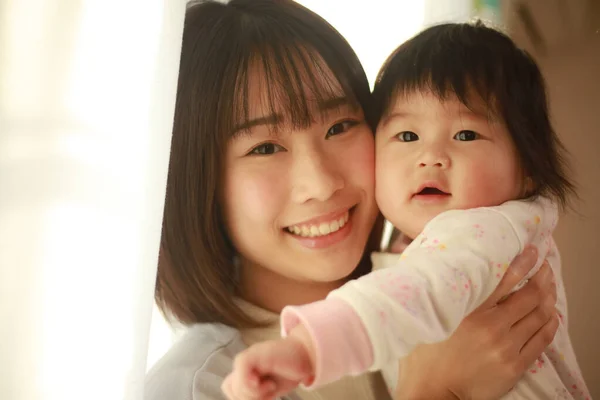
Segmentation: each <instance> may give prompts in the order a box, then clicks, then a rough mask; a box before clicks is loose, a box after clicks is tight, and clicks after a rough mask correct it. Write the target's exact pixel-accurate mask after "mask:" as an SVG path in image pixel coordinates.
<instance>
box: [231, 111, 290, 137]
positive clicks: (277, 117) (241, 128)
mask: <svg viewBox="0 0 600 400" xmlns="http://www.w3.org/2000/svg"><path fill="white" fill-rule="evenodd" d="M282 121H283V117H282V116H281V114H271V115H266V116H262V117H258V118H253V119H250V120H248V121H245V122H243V123H241V124H239V125H237V126H236V127H235V128H234V130H233V136H238V135H239V134H240V133H242V132H245V133H248V132H249V131H250V130H251V129H252V128H255V127H257V126H260V125H278V124H280V123H281V122H282Z"/></svg>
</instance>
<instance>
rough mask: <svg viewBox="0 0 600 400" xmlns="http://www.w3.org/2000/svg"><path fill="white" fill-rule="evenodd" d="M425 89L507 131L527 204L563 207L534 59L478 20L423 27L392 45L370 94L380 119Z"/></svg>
mask: <svg viewBox="0 0 600 400" xmlns="http://www.w3.org/2000/svg"><path fill="white" fill-rule="evenodd" d="M415 91H431V93H433V94H435V95H437V96H438V97H439V98H440V99H441V100H444V99H447V98H448V97H449V96H456V97H457V98H458V99H459V100H460V101H461V102H462V103H463V104H465V106H467V107H470V104H469V102H470V101H472V95H473V94H474V95H477V96H479V97H480V98H481V99H482V100H483V101H484V102H485V104H486V105H487V107H488V110H490V113H491V114H493V116H494V117H496V118H500V119H501V120H502V121H503V122H504V123H505V124H506V126H507V128H508V131H509V132H510V135H511V137H512V140H513V142H514V143H515V146H516V149H517V152H518V154H519V157H520V162H521V166H522V168H523V170H524V171H525V175H526V176H527V177H528V178H529V179H531V181H532V183H533V189H532V191H529V192H528V193H527V195H528V196H527V197H528V198H535V197H536V196H539V195H543V196H546V197H549V198H552V199H554V200H555V201H556V202H557V203H558V204H560V205H561V206H562V207H563V208H565V207H566V206H567V205H568V202H569V198H570V196H571V195H574V194H575V186H574V184H573V182H572V181H571V179H570V177H569V174H568V165H567V152H566V149H565V147H564V146H563V144H562V143H561V141H560V140H559V138H558V136H557V135H556V132H555V131H554V129H553V127H552V124H551V122H550V117H549V112H548V100H547V97H546V85H545V82H544V78H543V76H542V74H541V72H540V69H539V68H538V66H537V64H536V63H535V61H534V60H533V58H532V57H531V56H530V55H529V54H528V53H527V52H526V51H524V50H522V49H520V48H518V47H517V46H516V45H515V43H514V42H513V41H512V40H511V39H510V38H509V37H508V36H507V35H505V34H504V33H502V32H499V31H498V30H495V29H493V28H490V27H487V26H485V25H484V24H483V23H482V22H480V21H478V22H475V23H448V24H442V25H437V26H433V27H431V28H428V29H425V30H424V31H422V32H421V33H419V34H418V35H416V36H415V37H413V38H412V39H410V40H408V41H407V42H405V43H403V44H402V45H401V46H400V47H398V48H397V49H396V50H395V51H394V52H393V53H392V55H390V57H389V58H388V59H387V60H386V62H385V63H384V65H383V67H382V68H381V70H380V71H379V74H378V76H377V80H376V82H375V88H374V91H373V95H374V101H375V108H376V111H377V113H378V115H379V117H380V119H381V118H383V117H385V115H386V114H387V113H388V112H389V109H390V107H391V106H393V102H394V99H395V98H396V96H402V95H407V94H410V93H413V92H415Z"/></svg>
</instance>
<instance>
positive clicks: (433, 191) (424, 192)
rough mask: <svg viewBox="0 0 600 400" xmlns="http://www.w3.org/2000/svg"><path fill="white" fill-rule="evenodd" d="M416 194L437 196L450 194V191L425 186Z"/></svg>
mask: <svg viewBox="0 0 600 400" xmlns="http://www.w3.org/2000/svg"><path fill="white" fill-rule="evenodd" d="M416 194H417V195H420V196H428V195H438V196H444V195H445V196H447V195H450V193H446V192H444V191H443V190H440V189H438V188H434V187H425V188H423V189H422V190H421V191H420V192H419V193H416Z"/></svg>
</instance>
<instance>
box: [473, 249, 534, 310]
mask: <svg viewBox="0 0 600 400" xmlns="http://www.w3.org/2000/svg"><path fill="white" fill-rule="evenodd" d="M537 257H538V252H537V248H536V247H535V246H527V247H526V248H525V250H524V251H523V252H522V253H521V254H519V255H518V256H517V257H515V259H514V260H513V262H512V263H510V266H509V267H508V270H507V271H506V273H505V274H504V276H503V277H502V280H501V281H500V283H499V284H498V287H497V288H496V289H495V290H494V292H492V294H491V295H490V296H489V297H488V299H487V300H486V301H485V302H484V303H483V304H482V305H481V306H480V308H492V307H494V306H495V305H496V304H497V303H498V302H499V301H500V300H501V299H502V298H504V297H505V296H507V295H508V294H509V293H510V292H511V290H512V289H513V288H514V287H515V286H517V284H518V283H519V282H521V281H522V280H523V279H525V277H526V276H527V274H528V273H529V271H531V269H532V268H533V267H534V266H535V263H536V261H537Z"/></svg>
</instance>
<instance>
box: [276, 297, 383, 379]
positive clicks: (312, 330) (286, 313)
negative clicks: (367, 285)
mask: <svg viewBox="0 0 600 400" xmlns="http://www.w3.org/2000/svg"><path fill="white" fill-rule="evenodd" d="M298 324H303V325H304V326H305V327H306V329H307V331H308V333H309V334H310V336H311V338H312V341H313V344H314V347H315V352H316V357H315V363H316V365H315V380H314V381H313V383H312V384H311V385H310V386H309V387H307V389H313V388H316V387H319V386H322V385H325V384H327V383H330V382H334V381H336V380H338V379H340V378H342V377H344V376H346V375H358V374H361V373H363V372H366V371H367V370H368V369H369V367H370V366H371V365H372V364H373V349H372V346H371V342H370V341H369V337H368V335H367V331H366V329H365V327H364V325H363V323H362V321H361V320H360V318H359V317H358V314H356V312H355V311H354V309H353V308H352V307H350V305H349V304H347V303H346V302H345V301H343V300H340V299H336V298H328V299H326V300H321V301H318V302H315V303H310V304H306V305H303V306H288V307H285V308H284V309H283V311H282V312H281V333H282V335H283V336H284V337H285V336H287V335H288V334H289V332H290V331H291V330H292V329H293V328H294V327H295V326H297V325H298Z"/></svg>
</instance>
